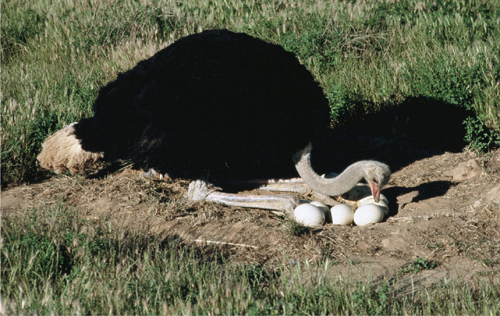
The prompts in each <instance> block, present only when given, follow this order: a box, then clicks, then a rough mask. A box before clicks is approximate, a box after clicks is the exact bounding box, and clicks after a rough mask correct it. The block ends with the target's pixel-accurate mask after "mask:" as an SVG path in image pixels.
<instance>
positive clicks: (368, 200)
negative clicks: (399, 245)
mask: <svg viewBox="0 0 500 316" xmlns="http://www.w3.org/2000/svg"><path fill="white" fill-rule="evenodd" d="M301 202H302V204H300V205H299V206H297V207H296V208H295V210H294V216H295V220H296V221H297V222H298V223H300V224H302V225H304V226H306V227H315V226H320V225H323V224H324V223H325V221H326V222H327V223H332V224H334V225H351V224H352V223H353V222H354V223H355V224H356V225H357V226H365V225H368V224H375V223H380V222H382V221H383V220H384V218H386V217H387V216H389V201H388V200H387V198H386V197H385V196H384V195H382V194H381V195H380V201H379V202H375V200H374V199H373V196H368V197H365V198H363V199H361V200H359V201H358V202H357V209H356V211H355V212H354V211H353V209H352V208H351V206H349V205H347V204H338V205H335V206H333V207H332V208H331V209H330V208H329V207H328V206H327V205H326V204H324V203H322V202H319V201H313V202H309V201H308V200H302V201H301Z"/></svg>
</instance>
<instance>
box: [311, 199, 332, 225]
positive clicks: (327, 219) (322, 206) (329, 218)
mask: <svg viewBox="0 0 500 316" xmlns="http://www.w3.org/2000/svg"><path fill="white" fill-rule="evenodd" d="M311 204H312V205H314V206H316V207H317V208H319V209H320V210H322V211H323V213H325V222H327V223H331V222H332V214H331V213H330V208H329V207H328V205H326V204H325V203H323V202H321V201H312V202H311Z"/></svg>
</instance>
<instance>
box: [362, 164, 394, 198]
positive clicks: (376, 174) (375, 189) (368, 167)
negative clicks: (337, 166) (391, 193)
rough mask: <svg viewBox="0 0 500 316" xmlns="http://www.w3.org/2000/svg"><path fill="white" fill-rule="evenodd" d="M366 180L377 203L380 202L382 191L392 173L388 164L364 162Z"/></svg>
mask: <svg viewBox="0 0 500 316" xmlns="http://www.w3.org/2000/svg"><path fill="white" fill-rule="evenodd" d="M363 165H364V167H363V169H362V170H363V171H364V178H365V180H366V183H368V184H369V186H370V190H371V192H372V195H373V199H374V200H375V202H378V201H379V200H380V190H381V189H382V188H383V187H384V186H385V185H386V184H387V182H389V179H390V177H391V171H390V169H389V167H388V166H387V165H386V164H383V163H381V162H378V161H364V162H363Z"/></svg>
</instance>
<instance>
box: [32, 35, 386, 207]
mask: <svg viewBox="0 0 500 316" xmlns="http://www.w3.org/2000/svg"><path fill="white" fill-rule="evenodd" d="M94 112H95V115H94V116H93V117H91V118H88V119H84V120H82V121H80V122H78V123H73V124H71V125H69V126H67V127H66V128H64V129H63V130H60V131H58V132H56V133H55V134H54V135H52V136H50V137H49V138H48V139H47V140H46V141H45V143H44V144H43V150H42V152H41V153H40V155H39V156H38V160H39V161H40V164H41V166H42V167H44V168H48V169H53V170H55V171H56V172H64V171H71V172H73V173H75V172H80V171H83V170H84V169H85V168H87V167H88V166H89V165H91V164H93V163H94V162H95V161H97V160H99V159H105V160H117V159H122V160H128V161H132V162H133V163H134V165H135V166H136V167H138V168H144V169H146V170H147V169H149V168H154V169H155V170H156V171H159V172H161V173H168V175H169V176H171V177H183V178H188V179H191V180H193V182H192V183H191V185H190V190H189V194H188V196H189V197H190V198H192V199H195V200H201V199H205V200H209V201H218V202H221V203H223V204H226V205H237V206H251V207H258V208H266V209H278V210H286V211H290V210H293V208H294V207H295V206H296V205H297V204H298V200H297V199H296V198H295V197H292V196H291V195H278V196H248V195H246V196H244V195H238V194H229V193H223V192H218V191H217V190H216V189H215V187H214V186H213V185H211V183H216V184H218V185H219V184H221V183H224V181H228V180H229V181H242V180H247V179H253V178H269V177H277V176H282V175H287V176H288V175H290V174H291V172H293V171H294V170H293V166H294V164H295V168H296V170H297V171H298V173H299V175H300V176H301V178H302V180H303V181H305V183H307V185H308V186H309V187H310V188H312V190H314V191H316V192H319V193H321V194H324V195H328V196H335V195H340V194H342V193H344V192H347V191H349V190H350V189H351V188H353V187H354V186H355V185H356V184H357V183H358V182H359V181H360V180H361V179H363V178H364V179H366V181H367V183H369V184H370V187H371V190H372V194H373V195H374V197H375V198H376V199H377V200H378V197H379V195H380V189H381V188H382V187H383V186H384V185H385V184H386V183H387V181H388V180H389V177H390V171H389V168H388V167H387V166H386V165H385V164H382V163H379V162H376V161H360V162H357V163H355V164H353V165H351V166H349V167H348V168H347V169H346V170H345V171H344V172H343V173H342V174H340V175H339V176H337V177H336V178H333V179H324V178H322V177H321V176H319V175H317V174H316V173H315V172H314V171H313V169H312V167H311V164H310V152H311V148H312V146H311V140H313V139H314V138H315V137H317V136H318V135H319V134H321V133H322V132H323V131H324V130H326V129H327V127H328V125H329V108H328V104H327V100H326V99H325V97H324V95H323V92H322V89H321V88H320V87H319V85H318V83H317V82H315V80H314V78H313V76H312V75H311V74H310V73H309V72H308V71H307V69H306V68H305V67H304V66H302V65H301V64H300V63H299V62H298V60H297V59H296V58H295V56H294V55H293V54H292V53H289V52H286V51H285V50H283V48H281V47H280V46H277V45H273V44H269V43H266V42H264V41H262V40H259V39H256V38H253V37H251V36H249V35H246V34H241V33H233V32H230V31H227V30H214V31H205V32H202V33H199V34H195V35H190V36H187V37H185V38H182V39H180V40H178V41H177V42H175V43H173V44H172V45H170V46H168V47H167V48H165V49H163V50H161V51H160V52H158V53H157V54H155V55H154V56H153V57H151V58H149V59H147V60H144V61H142V62H140V63H139V64H137V66H135V67H134V68H133V69H131V70H129V71H127V72H125V73H122V74H119V75H118V78H117V79H116V80H115V81H113V82H111V83H109V84H107V85H106V86H105V87H103V88H102V89H101V91H100V92H99V96H98V98H97V100H96V101H95V104H94Z"/></svg>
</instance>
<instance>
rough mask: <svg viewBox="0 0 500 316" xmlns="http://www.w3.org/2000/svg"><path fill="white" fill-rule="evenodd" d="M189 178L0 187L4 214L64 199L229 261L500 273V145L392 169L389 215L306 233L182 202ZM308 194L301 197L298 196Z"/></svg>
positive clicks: (126, 174)
mask: <svg viewBox="0 0 500 316" xmlns="http://www.w3.org/2000/svg"><path fill="white" fill-rule="evenodd" d="M187 186H188V182H187V181H182V180H176V181H174V180H171V179H165V178H163V179H160V178H158V177H156V178H144V177H143V176H142V172H139V171H134V170H124V171H121V172H118V173H115V174H111V175H108V176H107V177H105V178H100V179H90V178H85V177H84V176H64V175H61V176H54V177H52V178H50V179H49V180H47V181H45V182H42V183H37V184H32V185H23V186H19V187H15V188H11V189H8V190H6V191H4V192H2V213H3V216H6V215H9V214H12V213H13V212H19V211H23V210H26V209H31V208H33V207H37V208H43V207H45V208H46V207H47V206H50V205H52V204H56V203H63V204H66V205H68V206H71V207H75V208H77V209H78V210H79V211H80V212H81V214H82V216H84V217H86V218H88V219H93V220H106V221H109V222H110V223H112V225H113V227H115V228H116V229H129V230H131V229H139V228H141V229H147V231H148V233H149V234H151V235H155V236H158V237H159V238H169V237H172V236H175V237H176V238H181V239H183V240H184V241H185V242H186V243H192V244H196V245H197V246H203V245H204V243H205V242H209V243H210V242H212V243H213V242H219V243H222V244H224V247H227V249H228V250H229V251H230V253H231V260H234V261H237V262H248V263H254V264H267V265H275V264H278V263H285V264H286V265H293V264H294V262H297V261H301V262H304V261H305V260H307V261H308V262H310V263H311V262H325V260H329V261H330V265H331V268H330V269H329V272H328V273H329V274H331V275H332V276H337V275H339V274H341V275H343V276H344V277H348V276H355V277H361V278H365V277H366V278H368V277H369V278H372V279H386V280H393V279H395V278H397V277H401V275H400V271H401V268H402V267H406V266H407V265H408V264H409V263H411V262H413V261H414V260H415V259H417V258H423V259H426V260H430V261H432V262H435V263H436V264H437V266H436V267H435V268H433V269H430V270H425V271H423V272H421V273H419V274H418V275H416V274H412V275H408V276H402V277H403V278H405V277H406V278H408V279H409V278H411V280H412V281H411V282H406V283H404V282H403V283H400V284H401V287H402V290H403V291H405V290H408V289H409V288H410V287H411V286H415V284H421V285H428V284H432V283H434V282H437V281H439V280H443V279H444V278H447V279H449V278H453V277H459V278H461V279H471V278H472V277H483V278H488V277H491V276H494V277H495V278H497V276H498V275H499V274H500V150H496V151H494V152H492V153H490V154H487V155H483V156H477V155H475V154H473V153H471V152H461V153H450V152H445V153H442V154H438V155H434V156H430V157H427V158H423V159H419V160H416V161H414V162H412V163H410V164H408V165H406V166H404V167H402V168H400V169H399V170H397V171H395V172H394V173H393V176H392V178H391V181H390V183H389V185H388V187H387V188H386V189H385V190H384V191H383V194H384V195H385V196H387V197H388V199H389V201H390V208H391V215H390V217H389V218H388V219H387V220H386V221H384V222H382V223H379V224H374V225H371V226H365V227H357V226H334V225H332V224H326V225H325V226H323V227H320V228H317V229H304V230H303V231H302V232H301V233H299V234H292V229H291V228H290V226H291V222H290V221H289V220H286V219H285V218H283V217H280V216H277V215H275V214H273V213H271V212H269V211H266V210H255V209H251V210H248V209H241V208H235V207H225V206H221V205H216V204H212V203H201V202H196V203H195V202H188V201H185V199H184V195H185V194H186V193H187ZM300 197H301V198H308V197H307V196H300Z"/></svg>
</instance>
